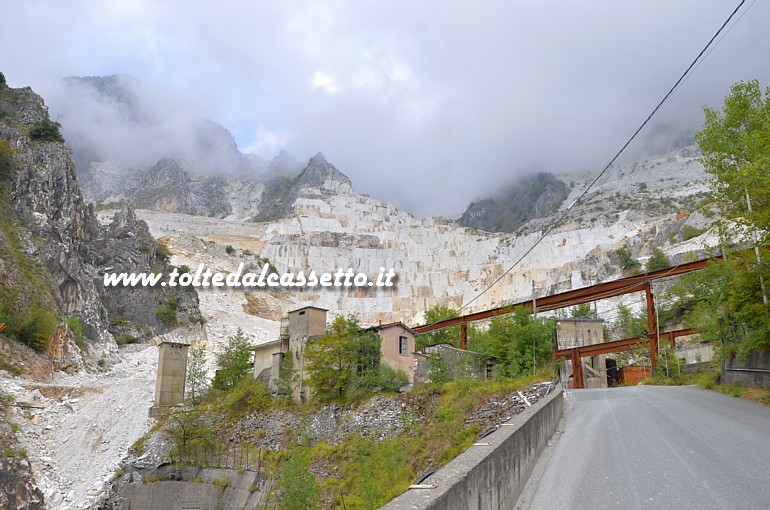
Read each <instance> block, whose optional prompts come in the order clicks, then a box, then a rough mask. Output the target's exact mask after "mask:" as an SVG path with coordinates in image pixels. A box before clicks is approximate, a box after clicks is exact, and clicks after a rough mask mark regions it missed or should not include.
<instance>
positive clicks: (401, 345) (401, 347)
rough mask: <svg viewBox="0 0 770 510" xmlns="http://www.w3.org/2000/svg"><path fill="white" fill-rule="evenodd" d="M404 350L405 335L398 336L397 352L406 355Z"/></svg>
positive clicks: (405, 347) (405, 345)
mask: <svg viewBox="0 0 770 510" xmlns="http://www.w3.org/2000/svg"><path fill="white" fill-rule="evenodd" d="M406 351H407V344H406V337H405V336H400V337H398V353H399V354H403V355H404V356H406V355H407V352H406Z"/></svg>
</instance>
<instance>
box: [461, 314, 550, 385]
mask: <svg viewBox="0 0 770 510" xmlns="http://www.w3.org/2000/svg"><path fill="white" fill-rule="evenodd" d="M555 334H556V322H555V321H554V320H553V319H542V318H537V319H536V318H533V317H532V315H531V314H530V313H529V310H528V309H524V308H518V309H516V311H515V312H514V313H513V314H510V315H506V316H503V317H496V318H494V319H492V320H491V321H490V322H489V328H488V329H487V330H486V331H484V332H475V333H474V334H473V335H472V336H470V338H469V342H468V349H469V350H471V351H475V352H480V353H482V354H486V355H489V356H494V357H495V358H497V363H498V368H499V369H500V373H501V374H502V375H503V376H505V377H521V376H523V375H525V374H532V373H534V372H535V369H536V368H537V367H541V366H543V365H545V364H546V363H547V362H548V361H549V360H550V359H551V355H552V350H553V339H554V337H555Z"/></svg>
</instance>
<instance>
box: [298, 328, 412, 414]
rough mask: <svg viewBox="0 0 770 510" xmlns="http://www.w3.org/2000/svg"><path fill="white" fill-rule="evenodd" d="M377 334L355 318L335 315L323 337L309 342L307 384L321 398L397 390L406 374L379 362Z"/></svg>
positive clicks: (327, 398) (379, 350)
mask: <svg viewBox="0 0 770 510" xmlns="http://www.w3.org/2000/svg"><path fill="white" fill-rule="evenodd" d="M380 343H381V340H380V337H379V336H378V335H377V334H376V333H375V332H374V331H371V330H365V329H362V328H361V326H360V325H359V324H358V321H357V320H356V318H355V317H353V316H350V317H347V318H346V317H337V318H336V319H335V320H334V322H333V323H332V325H331V328H330V329H329V331H328V332H327V334H326V335H325V336H323V337H322V338H319V339H318V340H315V341H313V342H310V343H308V345H307V347H306V348H305V361H306V362H307V371H308V374H309V382H310V386H311V388H312V389H313V393H314V395H315V397H316V398H317V399H319V400H321V401H329V400H339V399H345V398H347V399H349V400H354V399H357V398H360V397H362V396H364V395H367V394H369V393H371V392H373V391H377V390H391V391H392V390H396V389H398V388H400V387H401V386H403V385H405V384H406V383H407V379H406V374H403V373H401V372H398V371H395V370H393V369H391V368H390V367H386V366H383V365H381V364H380V357H381V346H380Z"/></svg>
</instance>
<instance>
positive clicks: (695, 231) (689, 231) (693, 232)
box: [682, 225, 708, 241]
mask: <svg viewBox="0 0 770 510" xmlns="http://www.w3.org/2000/svg"><path fill="white" fill-rule="evenodd" d="M706 230H708V229H705V228H697V227H693V226H692V225H685V226H683V227H682V241H689V240H690V239H692V238H694V237H698V236H699V235H701V234H703V233H704V232H706Z"/></svg>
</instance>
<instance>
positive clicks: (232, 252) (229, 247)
mask: <svg viewBox="0 0 770 510" xmlns="http://www.w3.org/2000/svg"><path fill="white" fill-rule="evenodd" d="M225 251H226V252H227V254H228V255H235V248H233V246H232V245H231V244H228V245H227V246H225Z"/></svg>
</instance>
